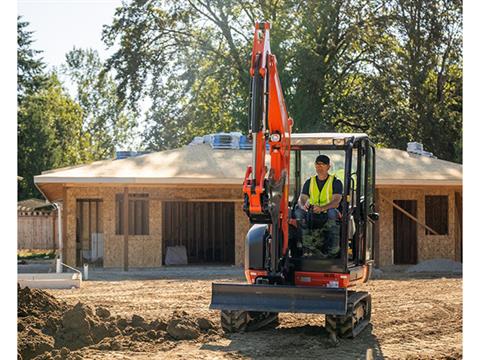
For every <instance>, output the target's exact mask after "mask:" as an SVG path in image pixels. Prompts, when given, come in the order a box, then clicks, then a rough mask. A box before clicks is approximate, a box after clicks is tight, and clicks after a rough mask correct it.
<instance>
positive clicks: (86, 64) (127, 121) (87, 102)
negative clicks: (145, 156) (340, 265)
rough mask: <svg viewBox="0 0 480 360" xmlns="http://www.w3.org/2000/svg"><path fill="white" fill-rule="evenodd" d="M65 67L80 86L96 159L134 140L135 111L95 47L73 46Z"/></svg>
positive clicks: (78, 96) (85, 127)
mask: <svg viewBox="0 0 480 360" xmlns="http://www.w3.org/2000/svg"><path fill="white" fill-rule="evenodd" d="M62 71H63V73H64V74H65V75H67V76H68V77H69V78H70V80H71V81H72V83H73V84H74V85H75V87H76V89H75V91H76V97H75V98H76V101H77V102H78V104H79V105H80V107H81V108H82V113H83V130H84V132H85V134H86V138H87V139H88V145H87V146H88V150H89V153H90V155H91V157H92V159H94V160H100V159H105V158H111V157H113V155H114V153H115V147H116V146H121V145H124V146H127V145H128V144H129V143H131V142H132V140H133V136H134V132H133V131H134V127H135V125H136V121H135V118H134V116H133V114H132V113H131V112H129V111H127V110H126V109H125V107H124V104H123V102H120V101H119V100H118V98H117V95H116V91H117V87H116V85H115V83H114V81H113V79H112V78H111V76H110V75H108V74H107V73H105V72H104V68H103V64H102V62H101V60H100V58H99V56H98V53H97V52H96V51H95V50H92V49H87V50H82V49H75V48H74V49H73V50H72V51H70V52H68V53H67V55H66V63H65V65H64V66H62Z"/></svg>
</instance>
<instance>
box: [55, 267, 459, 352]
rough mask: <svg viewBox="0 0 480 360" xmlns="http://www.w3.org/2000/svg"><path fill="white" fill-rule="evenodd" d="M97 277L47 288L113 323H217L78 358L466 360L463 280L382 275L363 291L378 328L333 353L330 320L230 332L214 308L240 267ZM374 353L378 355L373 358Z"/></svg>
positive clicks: (292, 319)
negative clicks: (215, 296)
mask: <svg viewBox="0 0 480 360" xmlns="http://www.w3.org/2000/svg"><path fill="white" fill-rule="evenodd" d="M91 277H92V278H93V280H89V281H85V282H83V284H82V288H81V289H72V290H48V293H49V294H51V295H53V296H54V297H55V298H56V299H58V300H60V301H64V302H65V303H66V304H68V306H70V307H72V306H74V305H76V304H77V303H78V302H81V303H82V304H85V305H87V306H88V305H89V306H91V307H99V306H101V307H103V308H105V309H107V310H108V311H109V312H110V314H111V319H113V318H114V317H117V319H120V318H122V319H123V318H124V319H131V318H132V316H133V315H137V316H138V315H140V316H141V317H143V318H144V320H145V322H146V323H149V322H154V321H155V320H157V322H158V321H160V322H163V323H165V322H167V323H168V321H169V319H172V316H177V317H178V316H180V317H182V316H183V317H186V318H191V319H192V321H196V320H195V319H199V318H205V319H208V320H210V321H211V323H213V327H214V329H211V330H209V331H208V332H203V333H202V334H201V336H198V337H196V338H194V339H192V340H175V339H173V338H171V337H169V336H168V335H165V337H162V339H161V341H160V340H155V341H149V339H148V338H145V339H143V338H141V337H139V338H138V339H137V341H136V342H135V343H132V342H124V343H123V345H122V344H121V345H119V346H106V347H103V348H102V347H101V346H88V347H84V348H82V349H81V350H77V351H74V352H72V354H76V355H77V358H87V359H268V358H270V359H292V358H296V359H311V358H315V359H317V358H318V359H320V358H321V359H366V358H374V359H459V358H462V278H461V275H448V274H443V275H442V276H435V275H427V274H407V273H405V272H404V271H400V272H398V271H396V272H384V273H382V274H379V275H377V276H376V278H375V279H373V280H371V281H370V282H368V283H367V284H363V285H362V286H360V287H359V289H361V290H366V291H368V292H370V293H371V295H372V309H373V310H372V321H371V323H372V325H371V326H369V327H368V328H367V329H366V330H365V331H364V332H362V334H361V335H359V336H358V337H357V338H355V339H353V340H349V339H341V340H340V343H339V345H338V346H337V347H331V345H330V343H329V342H328V337H327V334H326V331H325V329H324V327H323V326H324V316H323V315H304V314H280V325H279V326H278V327H277V328H275V329H270V330H263V331H256V332H251V333H240V334H233V335H226V334H224V333H223V331H222V330H221V329H220V321H219V313H218V312H217V311H212V310H209V309H208V306H209V303H210V289H211V283H212V281H242V282H243V281H244V278H243V276H242V271H241V270H240V269H238V268H214V270H212V269H211V268H210V269H208V268H207V269H205V268H200V267H194V268H181V269H170V270H166V271H154V272H131V273H122V272H119V273H115V272H111V273H108V272H98V273H94V272H91ZM77 307H78V306H77ZM175 311H176V313H175V315H174V312H175ZM182 312H183V313H182ZM97 313H98V311H97ZM122 321H123V320H122ZM152 324H153V323H152ZM158 334H159V335H158V336H157V338H158V337H161V335H160V330H159V332H158ZM142 339H143V340H145V342H144V343H142V341H143V340H142ZM129 344H130V345H129ZM367 353H371V354H372V355H373V357H367ZM58 356H60V355H58ZM46 358H48V357H46ZM57 358H58V357H57Z"/></svg>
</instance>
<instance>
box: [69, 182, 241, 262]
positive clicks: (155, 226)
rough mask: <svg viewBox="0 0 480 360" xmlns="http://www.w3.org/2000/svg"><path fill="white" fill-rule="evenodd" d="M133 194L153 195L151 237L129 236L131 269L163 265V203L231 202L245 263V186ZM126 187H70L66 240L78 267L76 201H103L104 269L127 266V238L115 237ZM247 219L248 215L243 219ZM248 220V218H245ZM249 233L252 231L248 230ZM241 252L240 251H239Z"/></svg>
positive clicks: (150, 190) (140, 189)
mask: <svg viewBox="0 0 480 360" xmlns="http://www.w3.org/2000/svg"><path fill="white" fill-rule="evenodd" d="M128 189H129V193H130V194H132V193H148V194H149V235H129V236H128V266H129V267H158V266H161V265H162V201H228V200H231V201H232V202H236V205H235V218H236V219H235V247H236V249H235V250H236V251H235V263H236V264H237V265H240V264H242V263H243V242H244V239H245V234H246V230H245V227H246V226H248V219H246V220H245V221H246V224H245V221H243V222H242V220H243V218H242V216H239V214H240V213H241V215H243V212H242V210H241V199H242V194H241V187H240V186H238V187H235V188H233V187H232V188H224V189H222V188H220V189H219V188H218V187H202V188H198V187H179V186H170V187H165V186H163V187H141V186H140V187H139V186H128ZM123 192H124V186H97V187H77V186H70V187H67V188H66V198H67V204H66V206H64V209H65V210H64V214H63V215H64V216H66V222H67V231H66V234H65V237H66V238H65V240H64V260H65V262H66V264H68V265H74V266H75V265H76V264H75V251H76V250H75V234H76V201H77V199H101V200H102V201H103V205H102V206H103V222H104V223H103V231H104V234H103V236H104V267H123V265H124V264H123V259H124V256H123V248H124V236H123V235H115V195H116V194H123ZM243 217H245V216H243ZM245 218H246V217H245ZM247 230H248V228H247ZM237 250H238V251H237Z"/></svg>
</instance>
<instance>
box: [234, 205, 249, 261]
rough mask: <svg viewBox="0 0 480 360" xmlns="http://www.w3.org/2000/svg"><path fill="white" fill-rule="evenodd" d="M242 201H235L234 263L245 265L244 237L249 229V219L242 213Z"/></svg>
mask: <svg viewBox="0 0 480 360" xmlns="http://www.w3.org/2000/svg"><path fill="white" fill-rule="evenodd" d="M242 207H243V203H242V202H238V203H235V265H242V266H243V265H245V237H246V236H247V232H248V229H250V226H251V225H250V221H249V220H248V216H247V215H246V214H245V213H244V211H243V209H242Z"/></svg>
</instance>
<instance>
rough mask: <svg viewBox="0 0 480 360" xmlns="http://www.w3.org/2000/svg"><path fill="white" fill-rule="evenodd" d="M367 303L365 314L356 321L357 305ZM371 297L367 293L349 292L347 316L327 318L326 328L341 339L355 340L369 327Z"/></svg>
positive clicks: (327, 316) (328, 316)
mask: <svg viewBox="0 0 480 360" xmlns="http://www.w3.org/2000/svg"><path fill="white" fill-rule="evenodd" d="M359 303H365V307H366V309H365V314H364V316H363V318H362V319H361V320H360V321H358V322H357V321H355V319H354V316H353V311H354V309H355V307H356V306H357V304H359ZM371 309H372V306H371V297H370V295H369V294H368V293H367V292H364V291H359V292H349V296H348V304H347V315H345V316H334V315H326V316H325V328H326V330H327V331H328V332H329V333H330V334H333V335H336V336H339V337H341V338H354V337H356V336H357V335H358V334H360V332H361V331H362V330H363V329H365V328H366V327H367V325H368V324H369V323H370V316H371Z"/></svg>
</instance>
